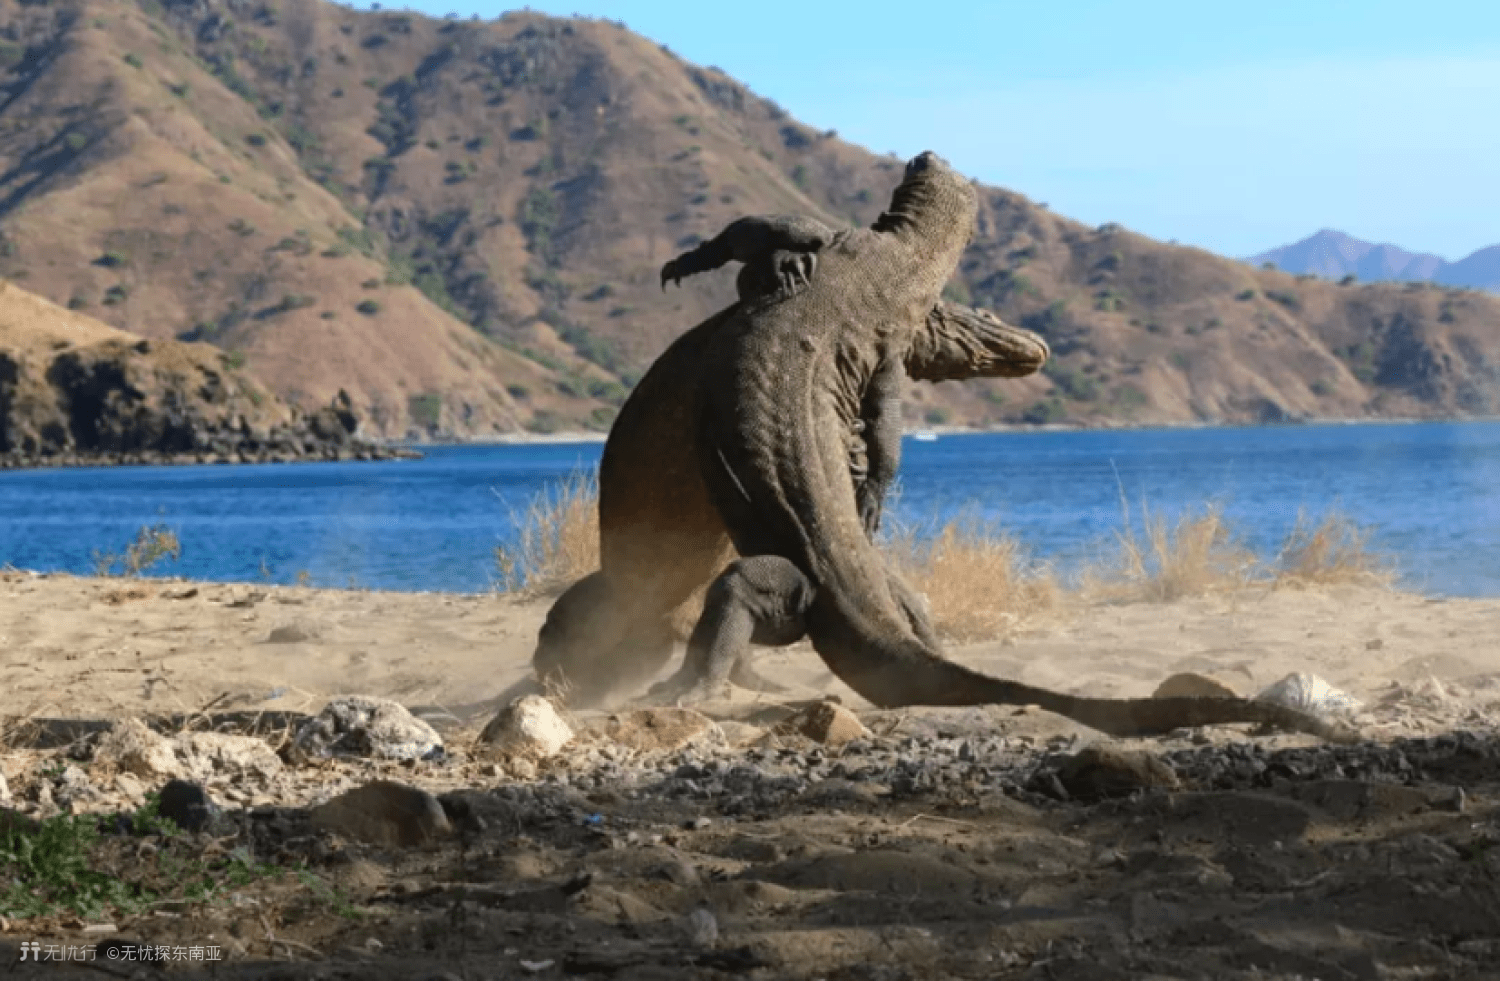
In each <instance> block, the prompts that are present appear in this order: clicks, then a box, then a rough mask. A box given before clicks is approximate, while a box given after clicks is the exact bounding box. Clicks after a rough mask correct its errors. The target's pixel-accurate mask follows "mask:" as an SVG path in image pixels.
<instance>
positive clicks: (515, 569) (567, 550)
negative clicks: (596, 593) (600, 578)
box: [495, 471, 599, 593]
mask: <svg viewBox="0 0 1500 981" xmlns="http://www.w3.org/2000/svg"><path fill="white" fill-rule="evenodd" d="M598 497H599V487H598V479H597V477H596V475H595V474H594V473H592V472H583V471H575V472H574V473H573V474H572V475H571V476H569V477H568V478H567V479H566V480H564V481H562V482H561V483H560V484H557V485H555V486H553V487H549V488H547V489H545V490H543V491H542V492H541V493H539V494H538V495H536V497H534V498H533V499H532V501H531V502H530V504H528V505H527V508H526V510H525V511H523V512H520V513H517V512H516V511H514V510H512V511H511V513H510V519H511V522H512V524H513V525H514V526H515V529H516V544H515V545H513V546H509V547H507V546H503V545H502V546H497V547H496V548H495V565H496V568H497V569H498V571H499V574H500V586H501V588H502V589H504V590H506V591H508V592H517V591H524V592H531V593H547V592H550V591H553V590H557V589H560V588H562V587H564V586H566V585H568V584H569V583H572V582H573V581H575V580H577V579H580V578H582V577H583V576H586V575H588V574H589V573H591V572H593V571H594V570H595V569H597V568H599V506H598Z"/></svg>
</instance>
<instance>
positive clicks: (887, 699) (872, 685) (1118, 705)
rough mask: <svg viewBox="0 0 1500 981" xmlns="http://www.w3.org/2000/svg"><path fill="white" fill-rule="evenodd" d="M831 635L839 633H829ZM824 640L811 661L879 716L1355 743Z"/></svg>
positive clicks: (1310, 725) (1281, 721)
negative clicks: (999, 711) (977, 716)
mask: <svg viewBox="0 0 1500 981" xmlns="http://www.w3.org/2000/svg"><path fill="white" fill-rule="evenodd" d="M818 633H821V632H818ZM834 633H835V634H841V633H843V631H838V630H835V631H834ZM830 639H832V638H830V637H829V635H828V634H827V633H823V634H822V636H821V637H819V636H817V634H816V633H815V635H814V646H815V647H817V648H818V653H819V654H822V655H823V656H824V659H825V660H826V661H827V662H828V664H829V666H830V667H831V668H833V669H834V673H835V674H837V675H838V676H839V678H840V679H841V680H842V681H843V682H844V683H845V684H847V685H848V686H849V687H850V688H853V689H854V690H855V691H856V692H857V693H859V695H860V696H861V697H862V698H865V699H867V700H868V701H870V702H872V703H874V704H875V705H878V706H880V707H881V708H898V707H901V706H906V705H931V706H957V705H1036V706H1038V707H1039V708H1042V709H1045V710H1046V711H1048V712H1055V713H1057V714H1058V715H1061V716H1064V717H1066V718H1069V719H1072V720H1073V721H1074V722H1080V723H1082V724H1083V725H1086V726H1088V727H1090V728H1092V729H1098V730H1099V731H1100V732H1104V733H1107V734H1109V735H1111V736H1121V737H1126V736H1159V735H1163V734H1165V733H1168V732H1171V731H1173V730H1175V729H1187V728H1193V727H1196V726H1209V725H1232V724H1235V723H1246V722H1248V723H1260V724H1264V725H1269V726H1274V727H1277V728H1280V729H1287V730H1291V731H1294V732H1305V733H1308V734H1310V735H1314V736H1318V737H1320V738H1322V739H1326V740H1328V741H1330V742H1337V743H1351V742H1357V741H1358V740H1359V734H1358V733H1357V732H1355V731H1353V730H1352V729H1349V728H1347V727H1345V726H1342V725H1339V724H1338V723H1335V722H1331V721H1328V720H1325V719H1321V718H1318V717H1317V716H1314V715H1312V714H1310V713H1308V712H1301V711H1298V710H1296V709H1293V708H1289V707H1287V706H1285V705H1278V704H1275V703H1273V702H1260V701H1252V700H1249V699H1244V698H1216V697H1189V696H1174V697H1171V698H1084V697H1081V696H1078V695H1066V694H1063V693H1061V692H1055V691H1050V690H1048V689H1046V688H1034V687H1032V686H1030V685H1023V684H1021V683H1020V682H1016V681H1005V680H1002V679H1000V678H992V677H990V676H989V675H987V674H983V673H981V672H978V671H974V670H972V669H970V668H966V667H964V666H963V665H961V664H955V663H954V662H952V661H947V660H944V659H943V658H940V657H937V656H936V655H934V654H932V653H930V652H928V651H927V650H926V649H925V648H923V647H922V645H921V644H920V643H917V642H915V641H914V640H912V641H906V640H897V641H895V642H894V643H889V642H881V643H878V644H877V646H879V647H881V648H884V650H882V651H881V652H880V656H878V657H874V658H871V657H870V656H869V655H870V654H871V653H873V652H870V651H869V650H868V646H867V644H858V643H856V644H854V645H853V646H852V647H846V648H845V650H844V651H837V650H828V648H829V647H844V645H842V644H837V643H834V644H828V643H827V642H826V641H827V640H830ZM819 641H824V643H819ZM861 648H864V650H860V649H861ZM853 651H859V654H858V655H857V656H854V657H847V656H845V657H840V656H839V654H840V653H848V652H853Z"/></svg>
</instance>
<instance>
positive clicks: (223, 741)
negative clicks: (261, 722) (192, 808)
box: [172, 732, 281, 781]
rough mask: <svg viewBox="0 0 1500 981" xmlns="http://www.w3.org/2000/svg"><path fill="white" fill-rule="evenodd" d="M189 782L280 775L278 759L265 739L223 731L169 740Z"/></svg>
mask: <svg viewBox="0 0 1500 981" xmlns="http://www.w3.org/2000/svg"><path fill="white" fill-rule="evenodd" d="M172 744H173V749H174V750H175V751H176V753H177V758H178V760H180V761H181V763H182V769H183V771H184V772H185V773H186V775H187V779H190V780H200V781H201V780H207V779H208V778H209V777H216V776H218V777H223V776H228V777H258V778H260V779H261V780H265V779H268V778H270V777H273V776H275V775H276V774H278V773H280V772H281V757H279V756H277V755H276V753H275V751H274V750H272V749H271V747H270V746H268V745H266V743H265V741H264V740H261V739H256V738H255V737H254V736H234V735H230V734H228V733H223V732H187V733H183V734H182V735H180V736H178V737H176V738H175V739H173V740H172Z"/></svg>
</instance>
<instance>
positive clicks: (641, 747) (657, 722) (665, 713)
mask: <svg viewBox="0 0 1500 981" xmlns="http://www.w3.org/2000/svg"><path fill="white" fill-rule="evenodd" d="M599 732H600V733H602V734H603V735H605V736H608V737H609V738H610V739H612V740H613V741H614V742H616V743H617V744H619V745H621V746H624V747H625V748H626V749H633V750H635V751H636V752H638V753H651V752H663V753H670V752H672V751H674V750H678V749H681V748H683V747H684V746H687V745H688V744H690V743H695V742H698V741H699V740H707V741H710V742H720V743H722V742H723V739H724V734H723V732H722V731H721V730H720V729H719V727H718V726H717V725H715V724H714V721H713V720H712V719H710V718H709V717H708V716H706V715H704V714H702V713H701V712H694V711H693V710H692V709H681V708H648V709H636V710H634V711H632V712H621V713H619V714H618V715H611V716H610V717H609V718H608V719H606V720H604V723H603V725H601V726H600V727H599Z"/></svg>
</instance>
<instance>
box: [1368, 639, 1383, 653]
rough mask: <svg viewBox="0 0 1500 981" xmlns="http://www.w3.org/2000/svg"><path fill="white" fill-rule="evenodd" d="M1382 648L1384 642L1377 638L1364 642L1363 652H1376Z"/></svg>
mask: <svg viewBox="0 0 1500 981" xmlns="http://www.w3.org/2000/svg"><path fill="white" fill-rule="evenodd" d="M1384 646H1385V641H1383V640H1381V639H1380V638H1379V637H1375V638H1373V639H1371V640H1367V641H1365V650H1367V651H1378V650H1380V649H1381V648H1382V647H1384Z"/></svg>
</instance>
